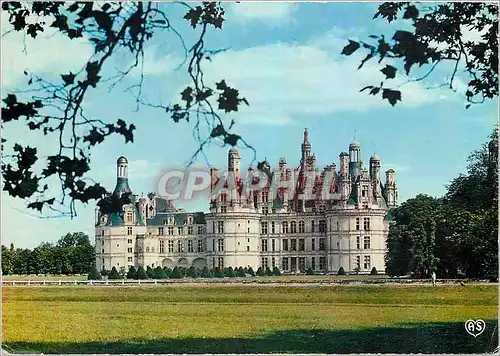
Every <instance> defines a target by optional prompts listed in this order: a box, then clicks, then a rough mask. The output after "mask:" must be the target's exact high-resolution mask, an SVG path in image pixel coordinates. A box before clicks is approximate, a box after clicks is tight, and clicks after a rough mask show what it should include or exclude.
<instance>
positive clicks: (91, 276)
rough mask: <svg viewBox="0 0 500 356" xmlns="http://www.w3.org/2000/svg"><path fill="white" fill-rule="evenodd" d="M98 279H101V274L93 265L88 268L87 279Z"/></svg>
mask: <svg viewBox="0 0 500 356" xmlns="http://www.w3.org/2000/svg"><path fill="white" fill-rule="evenodd" d="M99 279H101V274H100V273H99V271H98V270H97V268H95V266H94V267H92V269H91V270H90V273H89V275H88V280H93V281H97V280H99Z"/></svg>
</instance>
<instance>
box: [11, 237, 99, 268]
mask: <svg viewBox="0 0 500 356" xmlns="http://www.w3.org/2000/svg"><path fill="white" fill-rule="evenodd" d="M94 265H95V251H94V247H93V246H92V245H91V243H90V240H89V237H88V236H87V235H86V234H85V233H83V232H76V233H71V234H70V233H68V234H66V235H65V236H63V237H61V238H60V239H59V241H57V243H56V244H55V245H54V244H51V243H48V242H44V243H42V244H40V245H39V246H38V247H35V248H34V249H33V250H30V249H27V248H26V249H24V248H15V247H14V244H10V248H7V247H6V246H4V245H2V274H3V275H4V276H5V275H11V274H16V275H22V274H36V275H38V274H44V275H46V274H87V273H89V272H90V271H91V269H92V267H93V266H94Z"/></svg>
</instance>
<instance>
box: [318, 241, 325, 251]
mask: <svg viewBox="0 0 500 356" xmlns="http://www.w3.org/2000/svg"><path fill="white" fill-rule="evenodd" d="M319 249H320V251H325V250H326V239H319Z"/></svg>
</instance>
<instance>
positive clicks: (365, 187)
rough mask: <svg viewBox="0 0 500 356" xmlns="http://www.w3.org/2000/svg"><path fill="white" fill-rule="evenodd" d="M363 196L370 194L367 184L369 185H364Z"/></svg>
mask: <svg viewBox="0 0 500 356" xmlns="http://www.w3.org/2000/svg"><path fill="white" fill-rule="evenodd" d="M361 196H362V197H367V196H368V186H367V185H364V186H363V187H362V188H361Z"/></svg>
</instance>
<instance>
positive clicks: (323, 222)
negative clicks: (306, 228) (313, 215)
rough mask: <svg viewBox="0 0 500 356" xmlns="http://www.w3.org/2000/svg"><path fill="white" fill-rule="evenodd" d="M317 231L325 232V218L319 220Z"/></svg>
mask: <svg viewBox="0 0 500 356" xmlns="http://www.w3.org/2000/svg"><path fill="white" fill-rule="evenodd" d="M319 232H326V220H320V221H319Z"/></svg>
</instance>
